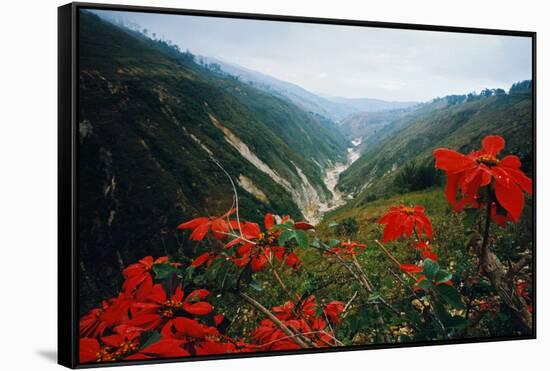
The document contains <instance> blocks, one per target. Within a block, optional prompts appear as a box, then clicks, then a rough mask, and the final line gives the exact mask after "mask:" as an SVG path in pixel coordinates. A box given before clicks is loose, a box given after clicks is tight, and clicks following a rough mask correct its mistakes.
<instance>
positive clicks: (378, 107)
mask: <svg viewBox="0 0 550 371" xmlns="http://www.w3.org/2000/svg"><path fill="white" fill-rule="evenodd" d="M328 99H329V100H330V101H332V102H334V103H337V104H339V105H340V106H341V107H345V108H346V109H348V110H354V111H355V112H380V111H388V110H396V109H403V108H409V107H412V106H414V105H416V104H418V102H393V101H385V100H380V99H371V98H343V97H330V98H328Z"/></svg>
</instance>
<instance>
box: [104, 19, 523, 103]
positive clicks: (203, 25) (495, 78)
mask: <svg viewBox="0 0 550 371" xmlns="http://www.w3.org/2000/svg"><path fill="white" fill-rule="evenodd" d="M100 13H101V15H102V16H106V17H110V18H112V19H118V18H121V19H123V20H126V21H127V22H134V23H137V24H139V25H141V26H142V27H145V28H147V29H148V30H149V31H150V32H156V33H157V34H158V35H164V36H165V37H166V38H168V39H170V40H172V41H173V42H175V43H176V44H178V45H179V46H180V47H181V48H183V49H189V50H190V51H192V52H193V53H195V54H201V55H206V56H212V57H218V58H221V59H223V60H226V61H229V62H232V63H235V64H239V65H242V66H244V67H247V68H250V69H253V70H257V71H259V72H263V73H266V74H269V75H272V76H274V77H276V78H279V79H282V80H287V81H290V82H293V83H296V84H298V85H301V86H302V87H304V88H306V89H309V90H311V91H314V92H317V93H321V94H323V95H328V96H344V97H369V98H379V99H386V100H416V101H423V100H429V99H431V98H433V97H436V96H444V95H447V94H454V93H468V92H470V91H474V90H476V91H480V90H481V89H483V88H496V87H500V88H504V89H507V88H508V87H509V86H510V85H511V84H512V83H513V82H516V81H519V80H524V79H530V78H531V75H532V71H531V40H530V39H529V38H525V37H512V36H496V35H482V34H463V33H449V32H434V31H415V30H398V29H382V28H371V27H356V26H341V25H319V24H306V23H292V22H276V21H257V20H242V19H225V18H212V17H204V16H203V17H198V16H181V15H164V14H151V13H131V12H113V11H109V12H105V11H102V12H100Z"/></svg>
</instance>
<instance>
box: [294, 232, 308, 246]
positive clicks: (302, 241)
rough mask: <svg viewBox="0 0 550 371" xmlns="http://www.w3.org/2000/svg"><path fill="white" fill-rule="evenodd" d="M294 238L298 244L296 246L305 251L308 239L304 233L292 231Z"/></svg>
mask: <svg viewBox="0 0 550 371" xmlns="http://www.w3.org/2000/svg"><path fill="white" fill-rule="evenodd" d="M294 232H295V233H294V238H295V239H296V242H297V243H298V246H300V247H301V248H302V249H307V248H308V246H309V244H308V238H307V234H306V232H304V231H294Z"/></svg>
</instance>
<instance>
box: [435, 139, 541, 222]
mask: <svg viewBox="0 0 550 371" xmlns="http://www.w3.org/2000/svg"><path fill="white" fill-rule="evenodd" d="M504 145H505V141H504V138H502V137H501V136H498V135H490V136H487V137H485V138H484V139H483V141H482V149H481V150H479V151H475V152H471V153H470V154H468V155H464V154H461V153H458V152H456V151H453V150H450V149H447V148H438V149H436V150H435V151H434V157H435V167H436V168H438V169H441V170H444V171H445V172H446V174H447V185H446V187H445V194H446V196H447V199H448V200H449V203H450V204H451V206H452V207H453V208H454V209H455V210H456V211H460V210H462V208H463V207H464V206H465V205H469V206H471V207H477V206H478V203H477V200H476V197H477V193H478V191H479V188H480V187H486V186H490V185H491V184H493V185H494V193H495V197H496V201H497V202H498V204H499V205H500V206H501V207H502V208H503V209H504V210H506V212H508V214H509V215H510V218H511V219H512V220H513V221H514V222H516V223H517V221H518V220H519V217H520V215H521V212H522V210H523V206H524V203H525V201H524V196H523V192H526V193H528V194H531V193H532V181H531V179H530V178H529V177H527V176H526V175H525V173H524V172H523V171H522V170H521V169H520V167H521V161H520V159H519V158H518V157H517V156H514V155H509V156H506V157H504V158H502V159H498V158H497V155H498V153H499V152H500V151H502V149H503V148H504ZM459 192H460V193H461V196H462V197H461V198H459V199H458V200H457V196H459ZM493 219H494V217H493Z"/></svg>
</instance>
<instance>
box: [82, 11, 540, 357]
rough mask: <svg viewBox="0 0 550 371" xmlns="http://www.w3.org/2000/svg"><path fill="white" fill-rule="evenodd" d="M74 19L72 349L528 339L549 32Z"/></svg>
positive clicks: (117, 15) (233, 19)
mask: <svg viewBox="0 0 550 371" xmlns="http://www.w3.org/2000/svg"><path fill="white" fill-rule="evenodd" d="M76 16H77V19H78V21H77V22H76V32H77V39H76V40H77V41H76V42H77V48H76V61H77V62H76V63H77V72H76V75H77V78H78V81H77V90H76V104H77V105H78V109H77V123H76V125H77V126H76V128H77V131H76V134H75V136H76V137H75V143H76V144H75V145H76V146H77V147H76V148H77V150H76V153H75V161H76V165H75V166H76V169H77V176H76V182H77V184H76V185H75V189H76V197H77V198H76V209H77V211H76V215H77V219H76V220H77V224H76V244H77V249H76V267H75V268H76V271H77V273H76V283H77V285H76V290H77V291H76V292H77V298H76V310H77V313H78V314H77V316H78V323H75V328H76V332H77V333H78V339H77V344H75V347H76V348H75V349H76V352H77V358H78V363H79V364H81V365H92V364H97V363H100V364H105V365H109V364H114V363H125V362H126V363H131V362H136V361H139V362H141V361H151V360H153V361H159V360H169V359H178V360H190V359H201V358H209V357H214V358H215V357H233V356H235V357H241V356H250V355H271V354H287V353H300V352H311V351H314V352H316V351H327V350H328V351H334V350H349V349H368V348H376V347H393V346H408V345H411V346H412V345H430V344H441V343H452V342H464V341H488V340H505V339H522V338H531V337H533V336H534V314H535V313H534V293H535V290H534V274H533V273H534V264H533V259H534V243H535V236H534V216H535V215H534V207H535V204H534V180H533V179H534V171H535V166H534V164H535V163H534V155H535V152H534V110H533V107H534V98H533V94H534V89H533V88H534V83H533V74H534V70H533V52H534V51H533V47H534V43H533V35H530V34H520V33H518V34H514V33H513V32H497V31H491V32H484V31H483V30H478V31H477V32H476V31H472V30H470V31H466V32H458V31H457V30H453V29H451V30H449V31H445V30H441V29H435V30H430V29H425V28H423V27H418V29H415V27H412V26H411V27H399V26H398V25H397V26H392V25H385V24H380V25H377V24H364V25H361V24H345V22H344V24H335V23H337V21H333V22H328V21H320V22H318V23H317V22H315V21H314V20H308V21H304V20H300V19H296V20H293V19H291V18H290V19H255V18H257V17H253V16H250V17H240V16H239V15H232V16H227V17H226V16H220V15H219V14H218V15H215V16H214V15H209V14H207V13H205V14H202V13H200V12H199V13H197V14H192V13H187V14H185V12H184V13H183V14H178V13H177V12H162V11H155V10H154V9H149V10H147V9H142V10H139V9H137V10H136V9H124V8H122V9H120V8H115V9H111V8H109V7H104V8H101V7H81V8H78V9H77V14H76ZM260 18H261V17H260Z"/></svg>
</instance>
